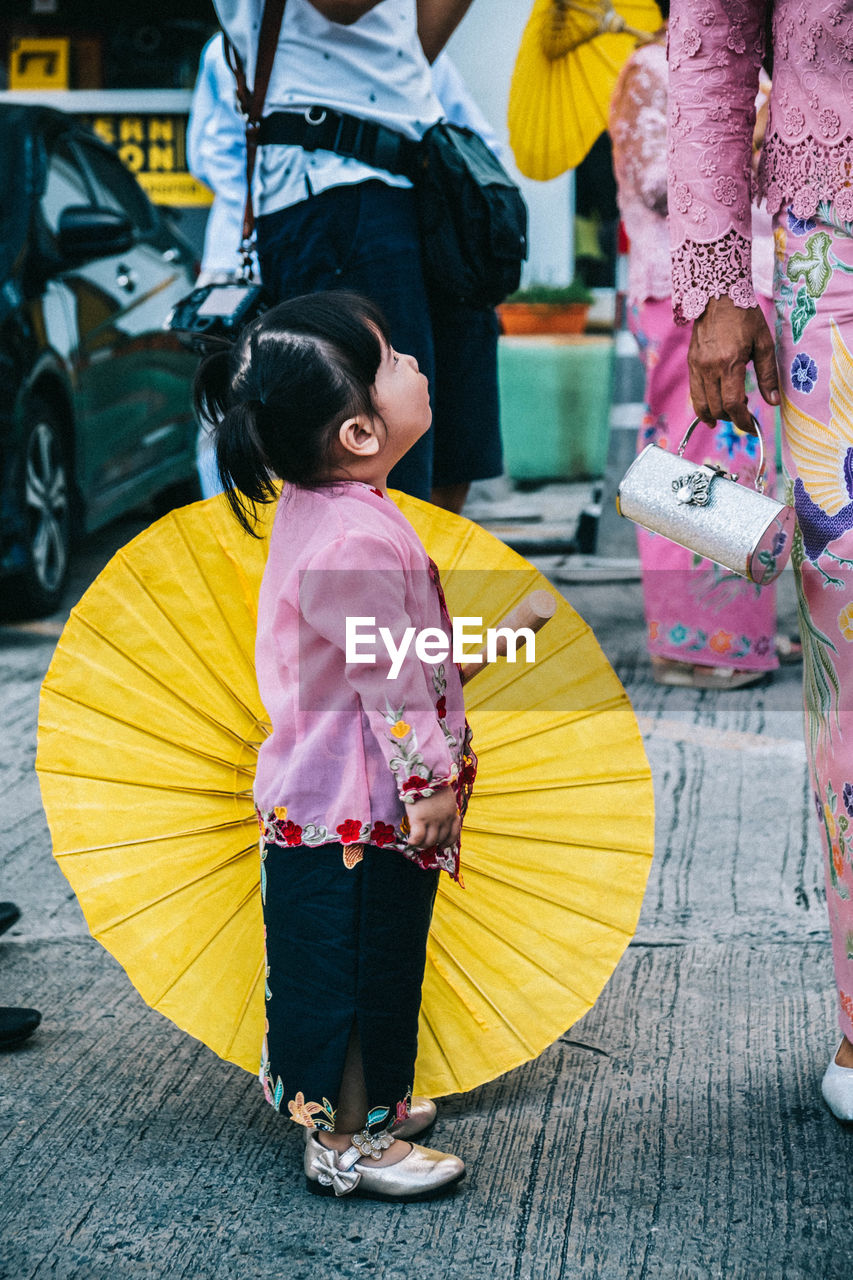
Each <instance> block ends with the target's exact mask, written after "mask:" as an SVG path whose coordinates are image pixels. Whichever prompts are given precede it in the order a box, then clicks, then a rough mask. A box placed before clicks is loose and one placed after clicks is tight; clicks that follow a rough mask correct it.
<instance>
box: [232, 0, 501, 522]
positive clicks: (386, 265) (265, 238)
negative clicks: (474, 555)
mask: <svg viewBox="0 0 853 1280" xmlns="http://www.w3.org/2000/svg"><path fill="white" fill-rule="evenodd" d="M214 3H215V7H216V11H217V14H218V16H219V20H220V22H221V24H222V27H223V29H224V31H225V33H226V34H227V36H228V38H229V39H230V40H231V42H232V43H233V45H234V47H235V48H236V50H237V52H238V54H239V56H240V58H241V60H242V62H243V65H244V67H245V68H246V75H247V79H248V81H249V83H250V84H251V83H252V81H253V79H254V68H255V65H256V62H257V33H258V30H259V27H260V21H261V15H262V11H263V3H262V0H214ZM470 3H471V0H287V4H286V6H285V11H284V18H283V22H282V26H281V32H280V35H279V41H278V45H277V48H276V54H275V60H274V62H273V68H272V75H271V77H270V83H269V88H268V90H267V95H266V102H265V107H264V121H265V127H266V130H267V135H268V136H272V137H279V136H286V138H287V141H286V143H285V142H277V141H272V140H265V137H264V133H263V132H262V135H261V137H262V143H263V145H261V146H260V147H259V149H258V162H257V168H256V173H257V181H256V189H255V193H254V194H255V208H256V211H257V251H258V260H259V263H260V269H261V275H262V278H263V280H264V283H265V284H266V286H267V288H268V289H269V290H270V292H271V293H272V295H273V297H275V298H276V300H282V299H284V298H288V297H293V296H296V295H298V294H302V293H313V292H316V291H319V290H323V289H330V288H331V289H334V288H345V289H352V290H356V291H358V292H360V293H363V294H366V295H367V296H368V297H370V298H371V299H372V300H373V301H374V302H375V303H377V304H378V306H379V307H380V308H381V309H382V311H383V313H384V314H385V316H386V318H387V320H388V324H389V329H390V333H391V338H392V342H393V345H394V346H395V348H397V349H399V350H402V351H408V352H411V353H412V354H413V355H414V356H415V357H416V359H417V361H418V364H419V366H420V368H421V369H422V370H423V371H424V373H426V375H427V377H428V379H429V382H430V389H431V394H432V403H433V427H432V429H431V430H430V432H429V433H428V435H427V437H426V438H425V439H424V440H423V441H421V442H419V445H418V446H417V447H416V448H415V449H413V450H412V451H411V453H410V454H409V455H407V457H406V458H405V459H404V460H403V461H402V463H401V464H399V465H398V467H397V468H396V469H395V472H394V474H393V475H392V477H391V483H392V484H393V485H395V487H397V488H401V489H404V490H405V491H407V492H409V493H412V494H414V495H415V496H417V497H422V498H430V497H432V500H433V501H435V502H438V503H439V504H440V505H443V506H447V507H448V508H450V509H452V510H459V509H461V506H462V503H463V502H464V497H465V493H466V492H467V487H468V484H469V483H470V481H472V480H479V479H488V478H491V477H494V476H497V475H500V474H501V472H502V457H501V447H500V428H499V421H498V393H497V333H498V328H497V321H496V318H495V315H494V312H493V311H492V310H490V309H487V310H473V309H471V308H467V307H460V306H459V305H458V304H455V303H450V302H449V301H448V300H447V299H446V298H437V297H435V296H433V297H430V296H429V295H428V292H427V288H426V285H425V283H424V279H423V273H422V270H421V263H420V244H419V239H418V225H417V213H416V208H415V203H414V201H415V195H414V192H413V190H412V186H411V182H410V181H409V179H408V178H407V177H405V176H404V175H403V174H402V173H400V172H394V171H393V157H391V167H389V168H384V167H380V166H379V163H378V158H377V155H376V153H373V154H370V155H368V154H367V153H365V156H364V158H362V157H359V158H352V157H346V156H343V155H339V154H336V153H335V151H334V150H332V146H333V145H334V134H335V129H334V128H333V127H331V126H333V125H334V122H335V120H336V118H337V117H336V115H335V113H342V114H344V115H346V116H355V117H358V118H359V119H360V120H365V121H368V122H370V123H371V124H374V125H378V126H384V128H385V129H387V130H392V131H393V135H397V134H402V135H403V136H404V137H405V138H408V139H412V140H418V139H419V138H420V137H421V136H422V135H423V134H424V133H425V131H426V130H427V129H428V128H429V127H430V126H431V125H432V124H434V123H435V122H436V121H438V120H439V119H441V118H442V117H443V115H444V112H443V109H442V105H441V103H440V101H439V98H438V95H437V93H436V90H435V86H434V83H433V76H432V71H431V67H430V61H429V60H434V59H435V58H437V57H438V55H439V53H440V52H441V49H442V48H443V46H444V44H445V43H446V41H447V39H448V38H449V36H450V35H451V34H452V32H453V30H454V29H455V27H456V26H457V24H458V23H459V21H460V20H461V19H462V17H463V16H464V14H465V12H466V10H467V9H468V7H469V5H470ZM428 59H429V60H428ZM230 96H233V95H229V97H230ZM314 122H317V123H316V124H315V123H314ZM321 127H324V132H323V133H320V132H319V129H320V128H321ZM388 136H389V135H385V140H386V142H387V139H388ZM294 139H296V140H295V141H294ZM317 139H320V140H322V141H323V142H324V143H325V146H324V147H319V146H317ZM327 148H328V149H327ZM381 159H382V160H383V161H384V162H385V163H389V156H388V154H387V148H386V150H385V152H384V153H383V154H382V156H381ZM437 348H438V349H439V367H441V368H442V378H441V380H440V382H437V380H436V352H437ZM461 384H464V387H465V392H464V397H463V398H460V386H461Z"/></svg>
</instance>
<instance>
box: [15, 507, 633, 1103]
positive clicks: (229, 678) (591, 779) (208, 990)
mask: <svg viewBox="0 0 853 1280" xmlns="http://www.w3.org/2000/svg"><path fill="white" fill-rule="evenodd" d="M395 500H396V501H398V502H399V505H400V507H401V509H402V510H403V512H404V513H405V514H406V516H407V517H408V518H409V519H410V520H411V522H412V524H413V525H414V526H415V528H416V529H417V531H418V533H419V534H420V536H421V538H422V539H423V541H424V543H425V545H426V547H427V549H428V550H429V552H430V554H431V555H432V557H433V559H434V560H435V561H436V562H437V564H438V566H439V568H440V569H441V571H442V576H443V579H444V582H445V585H446V590H447V596H448V603H449V606H450V609H451V612H452V613H454V614H455V615H456V616H460V615H465V616H469V617H483V618H485V619H486V622H487V624H490V623H491V622H493V621H494V622H496V621H497V620H498V619H499V618H502V617H503V616H504V615H505V614H506V613H507V612H508V611H509V610H510V609H512V608H513V607H514V606H515V605H517V604H518V603H519V601H520V600H521V599H523V598H524V597H525V596H527V595H528V594H529V593H530V592H531V591H533V590H537V589H541V588H543V587H544V586H546V585H547V584H545V582H544V579H543V578H542V577H541V575H540V574H538V573H537V571H536V570H535V569H534V568H532V566H530V565H529V564H527V563H526V562H525V561H524V560H522V559H521V557H520V556H517V555H516V554H515V553H514V552H512V551H510V550H509V549H508V548H507V547H505V546H504V545H503V544H502V543H500V542H498V541H497V540H496V539H495V538H493V537H491V536H490V535H489V534H487V533H485V532H484V531H483V530H481V529H479V528H478V527H477V526H476V525H473V524H471V523H470V522H468V521H467V520H463V519H461V518H460V517H456V516H450V515H448V514H447V513H446V512H444V511H439V510H438V509H437V508H434V507H431V506H429V505H428V504H426V503H422V502H418V501H416V500H415V499H413V498H408V497H404V496H403V495H395ZM271 514H272V513H271V510H270V509H267V510H266V512H265V513H264V520H265V521H266V522H268V521H269V520H270V519H271ZM267 527H268V525H267ZM266 545H267V544H266V539H265V538H264V539H262V540H260V541H255V540H253V539H251V538H249V537H248V536H247V535H246V534H244V533H243V532H242V531H241V529H240V528H239V527H238V525H237V524H236V522H235V521H234V519H233V517H232V516H231V515H230V513H229V511H228V508H227V505H226V503H225V500H224V499H223V498H211V499H209V500H208V501H207V502H203V503H197V504H195V505H194V506H191V507H184V508H182V509H181V510H179V511H175V512H172V513H171V514H170V515H168V516H166V517H165V518H164V519H163V520H161V521H159V522H158V523H157V524H155V525H153V526H152V527H151V528H150V529H148V530H147V531H146V532H145V533H143V534H141V535H140V536H139V537H138V538H136V539H135V540H134V541H133V542H131V543H130V544H129V545H128V546H127V547H125V548H124V549H123V550H122V551H120V552H119V553H118V554H117V555H116V556H115V557H114V559H113V560H112V561H111V562H110V564H109V565H107V567H106V569H105V570H104V571H103V573H102V574H101V575H100V577H99V578H98V579H97V580H96V581H95V582H94V583H93V585H92V586H91V587H90V588H89V590H88V591H87V593H86V595H85V596H84V597H83V599H82V600H81V601H80V603H79V604H78V605H77V607H76V608H75V609H74V610H73V612H72V614H71V617H70V618H69V621H68V624H67V626H66V628H65V630H64V632H63V635H62V638H61V640H60V642H59V645H58V646H57V650H56V653H55V655H54V658H53V661H52V663H51V666H50V670H49V671H48V674H47V677H46V679H45V682H44V687H43V691H42V699H41V708H40V716H39V749H38V759H37V763H36V767H37V770H38V774H39V779H40V783H41V788H42V797H43V800H44V805H45V809H46V812H47V816H48V821H49V824H50V829H51V833H52V836H53V845H54V853H55V855H56V857H57V858H58V860H59V863H60V866H61V867H62V870H63V871H64V872H65V874H66V876H67V877H68V880H69V881H70V883H71V885H72V887H73V888H74V890H75V892H76V893H77V896H78V898H79V900H80V903H81V906H82V908H83V911H84V913H85V916H86V919H87V921H88V924H89V927H90V929H91V931H92V933H93V935H94V936H95V937H96V938H97V939H98V940H99V941H100V942H101V943H102V944H103V945H104V946H105V947H106V948H107V950H108V951H110V953H111V954H112V955H114V956H115V957H116V959H117V960H118V961H119V963H120V964H121V965H122V966H123V967H124V968H125V970H126V971H127V973H128V975H129V977H130V979H131V981H132V982H133V984H134V985H135V986H136V987H137V989H138V990H139V992H140V993H141V995H142V996H143V998H144V999H145V1000H146V1001H147V1002H148V1003H149V1004H150V1005H152V1007H154V1008H155V1009H158V1010H159V1011H160V1012H161V1013H163V1014H165V1015H166V1016H167V1017H168V1018H170V1019H171V1020H172V1021H173V1022H175V1023H176V1024H177V1025H178V1026H179V1027H182V1028H183V1029H185V1030H186V1031H189V1032H190V1033H191V1034H192V1035H194V1036H197V1037H198V1038H199V1039H200V1040H203V1041H204V1042H205V1044H207V1045H209V1046H210V1047H211V1048H212V1049H214V1050H215V1052H216V1053H218V1054H220V1055H221V1056H222V1057H223V1058H226V1059H229V1060H230V1061H232V1062H236V1063H238V1064H239V1065H240V1066H241V1067H245V1068H246V1070H249V1071H252V1072H255V1071H257V1069H258V1066H259V1059H260V1046H261V1038H262V1028H263V1019H264V1007H263V980H262V979H263V974H262V970H263V941H262V916H261V903H260V889H259V857H258V829H257V823H256V820H255V816H254V810H253V805H252V795H251V790H252V780H253V773H254V762H255V756H256V754H257V749H258V746H259V744H260V742H261V741H262V740H263V738H264V736H265V735H266V733H267V732H268V726H267V724H266V717H265V713H264V710H263V707H262V706H261V703H260V699H259V697H258V691H257V686H256V683H255V673H254V665H253V651H254V635H255V625H256V616H257V613H256V609H257V595H258V589H259V585H260V579H261V574H262V572H263V567H264V560H265V556H266ZM466 701H467V702H468V706H469V718H470V720H471V724H472V727H473V730H474V746H475V750H476V751H477V752H478V755H479V758H480V771H479V775H478V779H477V785H476V788H475V792H474V797H473V799H472V801H471V805H470V809H469V812H468V816H467V818H466V822H465V831H464V835H463V871H464V878H465V886H466V887H465V888H460V887H459V886H457V885H454V884H452V883H451V882H450V881H449V880H448V879H447V878H446V877H442V880H443V883H442V885H441V887H440V890H439V895H438V899H437V903H436V909H435V917H434V922H433V928H432V931H431V934H430V939H429V947H428V958H427V969H426V976H425V981H424V1001H423V1011H422V1017H421V1033H420V1048H419V1056H418V1064H417V1080H416V1088H417V1090H418V1091H419V1092H423V1093H427V1094H430V1095H432V1096H438V1095H441V1094H444V1093H449V1092H455V1091H460V1090H466V1089H470V1088H473V1087H474V1086H475V1085H477V1084H480V1083H482V1082H483V1081H486V1080H490V1079H492V1078H494V1077H495V1076H497V1075H499V1074H501V1073H502V1072H504V1071H507V1070H509V1069H510V1068H511V1067H515V1066H517V1065H519V1064H520V1063H522V1062H524V1061H527V1060H528V1059H530V1058H532V1057H534V1056H535V1055H536V1054H538V1053H540V1052H541V1051H542V1049H544V1048H545V1046H546V1045H548V1044H550V1043H551V1042H552V1041H553V1040H555V1039H556V1037H557V1036H559V1035H560V1034H561V1033H562V1032H563V1031H565V1030H566V1028H568V1027H569V1026H570V1025H571V1024H572V1023H573V1022H575V1021H576V1020H577V1018H578V1017H580V1015H581V1014H583V1013H584V1012H586V1010H588V1009H589V1008H590V1006H591V1005H592V1003H593V1002H594V1000H595V999H596V997H597V996H598V994H599V992H600V991H601V989H602V987H603V986H604V984H605V982H606V981H607V979H608V977H609V976H610V974H611V973H612V971H613V969H614V967H615V966H616V964H617V962H618V960H619V957H620V956H621V954H622V952H623V950H624V948H625V946H626V945H627V943H628V941H629V940H630V938H631V935H632V933H633V931H634V928H635V926H636V920H637V916H638V913H639V909H640V903H641V899H642V896H643V891H644V888H645V884H646V878H647V875H648V870H649V865H650V859H651V853H652V838H653V837H652V831H653V800H652V786H651V779H650V773H649V767H648V763H647V761H646V757H645V753H644V751H643V747H642V743H641V739H640V734H639V731H638V728H637V723H636V720H635V718H634V715H633V713H632V711H631V708H630V705H629V703H628V700H627V697H626V695H625V692H624V690H623V689H622V687H621V685H620V683H619V681H618V680H617V678H616V676H615V675H614V673H613V671H612V670H611V668H610V666H609V664H608V663H607V661H606V659H605V658H604V656H603V655H602V653H601V650H600V649H599V647H598V644H597V643H596V641H595V638H594V637H593V635H592V632H591V631H590V630H589V628H588V627H587V626H586V624H585V623H584V622H583V621H582V619H581V618H579V617H578V615H577V614H576V613H575V612H574V611H573V610H572V609H571V608H570V606H569V605H568V604H567V603H566V602H565V601H561V602H560V603H559V606H558V609H557V613H556V614H555V616H554V618H553V619H552V620H551V622H549V623H548V626H547V627H546V628H545V630H544V631H543V632H541V633H540V634H539V636H538V637H537V650H536V661H535V662H534V663H533V664H530V665H527V664H524V663H521V662H517V663H516V664H514V665H511V664H509V663H507V662H504V661H499V662H498V663H497V664H496V665H494V666H491V667H488V668H486V669H485V670H484V671H483V672H482V673H481V674H479V675H478V676H477V678H476V680H474V681H472V683H471V684H470V685H469V686H468V687H467V689H466Z"/></svg>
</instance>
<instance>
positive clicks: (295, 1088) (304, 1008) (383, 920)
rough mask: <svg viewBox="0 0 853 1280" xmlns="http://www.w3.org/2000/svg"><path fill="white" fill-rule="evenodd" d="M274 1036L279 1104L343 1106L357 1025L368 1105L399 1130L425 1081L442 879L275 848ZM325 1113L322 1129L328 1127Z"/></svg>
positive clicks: (269, 930) (400, 867)
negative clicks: (425, 1015) (411, 1096)
mask: <svg viewBox="0 0 853 1280" xmlns="http://www.w3.org/2000/svg"><path fill="white" fill-rule="evenodd" d="M264 873H265V902H264V924H265V926H266V947H267V966H268V974H267V1004H266V1009H267V1019H268V1022H269V1030H268V1033H267V1048H268V1064H269V1077H270V1080H271V1086H272V1088H273V1090H274V1089H275V1086H276V1084H277V1083H278V1081H279V1080H280V1081H281V1085H282V1089H281V1090H280V1091H279V1092H280V1100H279V1105H280V1107H281V1109H282V1110H285V1109H286V1107H287V1103H288V1102H289V1101H290V1100H291V1099H295V1098H296V1095H297V1093H301V1094H302V1095H303V1097H304V1100H305V1103H306V1104H312V1103H316V1104H322V1102H323V1099H328V1100H329V1102H330V1103H331V1106H332V1108H333V1109H334V1108H336V1107H337V1104H338V1093H339V1090H340V1083H341V1075H342V1072H343V1066H344V1058H345V1056H346V1050H347V1044H348V1042H349V1038H350V1033H351V1031H352V1029H353V1026H354V1025H355V1026H357V1028H358V1033H359V1038H360V1042H361V1055H362V1062H363V1067H364V1079H365V1084H366V1086H367V1097H368V1105H369V1107H370V1108H371V1109H373V1108H376V1109H377V1110H378V1111H380V1112H382V1111H385V1110H386V1109H387V1111H388V1113H389V1115H388V1117H383V1118H381V1119H380V1118H377V1119H376V1120H375V1121H374V1125H373V1127H375V1128H380V1129H381V1128H384V1127H385V1126H386V1125H387V1124H389V1123H393V1121H394V1119H395V1116H396V1109H397V1105H398V1103H401V1102H403V1101H404V1100H405V1098H406V1097H407V1094H408V1092H409V1091H410V1089H411V1087H412V1084H413V1081H414V1074H415V1058H416V1057H417V1049H418V1015H419V1013H420V1005H421V986H422V983H423V975H424V965H425V962H426V942H427V934H428V933H429V926H430V920H431V918H432V908H433V902H434V899H435V891H436V888H437V884H438V875H439V873H438V872H437V871H424V870H422V869H421V868H420V867H418V866H417V865H416V864H415V863H413V862H411V861H409V859H408V858H406V857H404V855H403V854H401V853H396V852H394V851H391V850H387V849H384V850H383V849H376V848H373V847H371V846H367V847H366V848H365V850H364V857H363V860H362V861H361V862H359V863H357V864H356V866H355V867H353V868H352V869H348V868H346V867H345V866H344V861H343V849H342V846H341V845H339V844H329V845H321V846H319V847H318V848H313V849H310V848H306V847H304V846H298V847H296V848H282V847H280V846H279V845H272V844H270V845H267V849H266V856H265V858H264ZM327 1118H328V1117H327V1116H324V1115H323V1114H321V1113H319V1112H317V1113H316V1114H315V1116H314V1119H315V1121H316V1120H319V1121H320V1123H321V1124H322V1123H325V1122H326V1121H327Z"/></svg>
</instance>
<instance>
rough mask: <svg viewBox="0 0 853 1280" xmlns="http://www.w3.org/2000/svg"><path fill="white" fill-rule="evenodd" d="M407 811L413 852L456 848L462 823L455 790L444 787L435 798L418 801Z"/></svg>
mask: <svg viewBox="0 0 853 1280" xmlns="http://www.w3.org/2000/svg"><path fill="white" fill-rule="evenodd" d="M408 810H409V825H410V831H409V840H408V844H409V848H410V849H431V848H432V846H433V845H437V846H438V848H439V849H446V848H447V847H448V845H452V844H456V841H457V840H458V839H459V833H460V832H461V830H462V819H461V818H460V817H459V809H458V808H457V806H456V792H455V791H454V790H453V788H452V787H441V788H440V789H439V790H438V791H436V792H435V793H434V794H433V795H431V796H424V797H423V799H421V800H415V801H414V802H413V803H412V804H410V805H409V806H408Z"/></svg>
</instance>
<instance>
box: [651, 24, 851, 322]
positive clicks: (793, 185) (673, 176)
mask: <svg viewBox="0 0 853 1280" xmlns="http://www.w3.org/2000/svg"><path fill="white" fill-rule="evenodd" d="M765 13H766V3H765V2H763V0H752V2H750V0H674V3H673V5H672V10H671V16H670V23H669V70H670V84H669V94H670V96H669V190H670V204H669V224H670V242H671V245H672V256H673V262H672V272H673V275H672V280H673V307H674V312H675V317H676V319H677V320H678V321H680V322H682V323H683V322H686V321H689V320H694V319H696V317H697V316H700V315H701V314H702V312H703V311H704V310H705V307H706V305H707V303H708V299H709V298H719V297H722V296H723V295H726V294H727V295H728V296H729V297H730V298H731V300H732V302H733V303H734V304H735V306H738V307H754V306H755V305H756V298H755V292H754V290H753V286H752V279H751V268H750V262H751V250H750V238H751V230H750V222H751V219H750V199H751V196H752V194H753V191H752V174H751V168H750V158H751V153H752V131H753V125H754V121H755V107H754V103H755V94H756V90H757V88H758V78H759V71H760V68H761V65H762V62H763V60H764V55H765V50H764V24H765ZM773 45H774V67H773V90H772V93H771V96H770V120H769V124H768V128H767V136H766V141H765V144H764V150H763V153H762V156H761V163H760V165H759V171H758V189H757V195H758V197H759V198H761V199H763V200H765V201H766V207H767V212H768V213H769V214H771V215H772V214H775V213H776V212H777V211H778V210H779V209H780V208H781V207H782V206H783V205H790V206H791V207H792V209H793V213H794V214H795V215H796V216H797V217H799V218H810V217H812V216H813V215H814V214H815V213H816V212H817V211H818V209H819V207H820V206H822V205H824V206H826V207H827V209H828V208H829V207H830V206H832V207H833V208H834V210H835V212H836V213H837V214H838V215H839V216H840V217H841V218H842V219H845V220H850V219H853V135H851V133H850V131H849V130H847V129H845V128H844V127H843V125H842V118H843V117H844V118H847V119H849V118H850V115H851V110H853V0H810V3H809V4H806V3H805V0H776V4H775V6H774V10H773ZM709 83H711V84H713V86H714V90H715V101H714V105H713V106H712V108H711V110H710V111H709V110H708V86H709Z"/></svg>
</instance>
